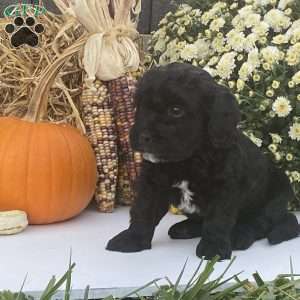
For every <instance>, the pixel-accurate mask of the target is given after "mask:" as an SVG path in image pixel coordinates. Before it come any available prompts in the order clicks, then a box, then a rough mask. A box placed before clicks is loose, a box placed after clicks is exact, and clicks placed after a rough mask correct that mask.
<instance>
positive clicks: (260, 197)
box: [107, 63, 299, 259]
mask: <svg viewBox="0 0 300 300" xmlns="http://www.w3.org/2000/svg"><path fill="white" fill-rule="evenodd" d="M135 97H136V102H137V110H136V118H135V125H134V127H133V128H132V130H131V134H130V139H131V144H132V147H133V149H134V150H135V151H139V152H142V153H143V155H144V161H143V164H142V169H141V174H140V177H139V178H138V180H137V198H136V200H135V203H134V205H133V207H132V208H131V221H130V226H129V228H128V229H127V230H125V231H123V232H121V233H120V234H119V235H117V236H116V237H114V238H113V239H112V240H110V241H109V243H108V245H107V249H108V250H112V251H121V252H135V251H141V250H143V249H149V248H151V240H152V237H153V234H154V229H155V226H156V225H157V224H158V223H159V221H160V220H161V218H162V217H163V216H164V215H165V214H166V213H167V212H168V208H169V205H170V204H175V205H176V206H178V207H179V208H180V209H181V210H182V211H183V212H184V213H185V214H186V215H187V217H188V218H187V220H185V221H183V222H180V223H178V224H175V225H173V226H172V227H171V228H170V230H169V235H170V236H171V238H175V239H188V238H195V237H202V239H201V241H200V243H199V244H198V247H197V250H196V254H197V255H198V256H199V257H202V256H204V257H205V258H206V259H211V258H212V257H214V256H215V255H219V256H220V257H221V259H228V258H230V256H231V251H232V249H234V250H235V249H239V250H241V249H247V248H248V247H250V246H251V244H253V243H254V242H255V241H256V240H258V239H261V238H265V237H267V238H268V240H269V242H270V243H271V244H277V243H280V242H282V241H286V240H289V239H292V238H295V237H297V236H298V232H299V226H298V222H297V219H296V217H295V216H294V215H293V214H291V213H289V212H288V211H287V203H288V201H289V200H292V199H293V198H294V197H295V196H294V193H293V191H292V188H291V186H290V183H289V180H288V178H287V176H286V175H285V173H284V172H283V171H282V170H280V169H278V168H276V167H275V166H274V164H273V163H272V162H271V161H270V160H269V159H268V158H267V157H265V156H264V155H263V154H262V153H261V151H260V150H259V149H258V148H257V146H256V145H255V144H253V143H252V142H251V141H250V140H249V139H248V138H247V137H245V136H244V135H243V134H242V133H241V132H240V130H239V129H238V128H237V124H238V122H239V120H240V112H239V109H238V106H237V103H236V100H235V98H234V96H233V95H232V94H231V93H230V92H229V90H228V89H227V88H225V87H223V86H220V85H218V84H216V83H215V82H214V80H213V79H212V77H211V76H210V75H209V74H208V73H207V72H205V71H203V70H201V69H199V68H197V67H194V66H191V65H188V64H179V63H174V64H170V65H168V66H164V67H159V68H156V69H153V70H151V71H149V72H148V73H146V74H145V76H144V77H143V78H142V79H141V81H140V83H139V85H138V89H137V92H136V96H135Z"/></svg>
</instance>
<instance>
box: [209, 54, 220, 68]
mask: <svg viewBox="0 0 300 300" xmlns="http://www.w3.org/2000/svg"><path fill="white" fill-rule="evenodd" d="M218 61H219V57H218V56H213V57H212V58H211V59H210V60H209V61H208V63H207V65H208V66H214V65H215V64H216V63H217V62H218Z"/></svg>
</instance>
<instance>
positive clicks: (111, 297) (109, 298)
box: [103, 296, 115, 300]
mask: <svg viewBox="0 0 300 300" xmlns="http://www.w3.org/2000/svg"><path fill="white" fill-rule="evenodd" d="M103 300H115V298H114V297H113V296H108V297H105V298H104V299H103Z"/></svg>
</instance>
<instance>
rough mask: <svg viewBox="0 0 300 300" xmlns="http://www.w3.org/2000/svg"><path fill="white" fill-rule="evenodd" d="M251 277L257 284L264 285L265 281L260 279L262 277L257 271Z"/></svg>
mask: <svg viewBox="0 0 300 300" xmlns="http://www.w3.org/2000/svg"><path fill="white" fill-rule="evenodd" d="M253 277H254V280H255V282H256V284H257V285H258V286H265V282H264V281H263V280H262V278H261V277H260V275H259V274H258V273H257V272H255V273H254V274H253Z"/></svg>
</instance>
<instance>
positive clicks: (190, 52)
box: [180, 44, 198, 61]
mask: <svg viewBox="0 0 300 300" xmlns="http://www.w3.org/2000/svg"><path fill="white" fill-rule="evenodd" d="M180 56H181V58H182V59H184V60H186V61H192V60H193V59H194V58H198V48H197V46H196V45H194V44H187V45H185V47H184V48H183V49H182V51H181V53H180Z"/></svg>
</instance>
